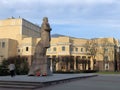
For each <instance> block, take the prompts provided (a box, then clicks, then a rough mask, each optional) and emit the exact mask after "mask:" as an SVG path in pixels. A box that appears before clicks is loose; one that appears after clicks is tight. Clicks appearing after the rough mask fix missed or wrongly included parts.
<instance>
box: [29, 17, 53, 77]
mask: <svg viewBox="0 0 120 90" xmlns="http://www.w3.org/2000/svg"><path fill="white" fill-rule="evenodd" d="M40 31H41V40H40V41H39V42H38V44H37V45H36V48H35V53H34V55H33V62H32V65H31V67H30V70H29V73H28V75H29V76H34V75H35V74H36V73H37V72H38V71H39V72H40V73H41V74H42V75H48V74H49V71H48V63H47V56H46V51H47V48H49V47H50V40H51V37H50V31H51V28H50V25H49V23H48V18H47V17H44V18H43V23H42V25H41V30H40Z"/></svg>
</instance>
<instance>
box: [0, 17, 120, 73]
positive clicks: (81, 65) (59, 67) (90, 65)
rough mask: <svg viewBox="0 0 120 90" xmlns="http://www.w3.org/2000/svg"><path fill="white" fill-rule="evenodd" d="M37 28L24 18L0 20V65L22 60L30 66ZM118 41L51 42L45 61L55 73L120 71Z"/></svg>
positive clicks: (63, 38) (64, 39) (64, 38)
mask: <svg viewBox="0 0 120 90" xmlns="http://www.w3.org/2000/svg"><path fill="white" fill-rule="evenodd" d="M39 40H40V27H39V26H38V25H35V24H33V23H31V22H29V21H27V20H25V19H23V18H8V19H5V20H0V61H2V60H4V59H7V58H9V57H14V56H25V57H26V60H28V62H29V64H31V61H32V57H33V54H34V50H35V46H36V44H37V42H38V41H39ZM118 49H119V41H118V40H117V39H114V38H94V39H83V38H74V37H68V36H57V37H52V38H51V47H50V48H49V49H48V50H47V56H48V58H51V65H52V69H53V70H54V71H80V70H90V69H91V70H93V69H94V70H99V71H115V70H120V65H119V63H120V61H119V55H120V53H119V52H118Z"/></svg>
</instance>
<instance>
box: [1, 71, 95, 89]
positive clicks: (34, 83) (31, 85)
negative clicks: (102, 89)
mask: <svg viewBox="0 0 120 90" xmlns="http://www.w3.org/2000/svg"><path fill="white" fill-rule="evenodd" d="M93 76H97V75H96V74H93V73H90V74H53V75H52V76H42V77H41V76H40V77H37V76H27V75H20V76H19V75H17V76H15V77H10V76H0V88H4V89H5V88H6V89H5V90H7V88H9V89H8V90H11V89H12V90H14V89H25V90H27V89H28V90H30V89H36V88H41V87H46V86H51V85H55V84H59V83H65V82H69V81H73V80H76V79H81V78H88V77H93ZM10 88H11V89H10ZM13 88H14V89H13ZM4 89H0V90H4Z"/></svg>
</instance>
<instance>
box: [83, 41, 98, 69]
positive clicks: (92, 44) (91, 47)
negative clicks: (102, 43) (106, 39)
mask: <svg viewBox="0 0 120 90" xmlns="http://www.w3.org/2000/svg"><path fill="white" fill-rule="evenodd" d="M97 47H98V44H97V42H96V40H95V39H91V40H88V41H87V42H86V44H85V48H86V50H87V53H88V55H90V57H91V58H92V60H93V69H95V64H96V59H95V57H96V54H97Z"/></svg>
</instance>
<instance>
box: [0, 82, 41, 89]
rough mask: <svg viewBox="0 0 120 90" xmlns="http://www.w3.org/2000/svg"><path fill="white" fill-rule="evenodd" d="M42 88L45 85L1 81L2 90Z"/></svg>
mask: <svg viewBox="0 0 120 90" xmlns="http://www.w3.org/2000/svg"><path fill="white" fill-rule="evenodd" d="M42 86H43V84H42V83H40V82H38V83H36V82H16V81H0V87H1V88H19V89H35V88H38V87H42Z"/></svg>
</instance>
